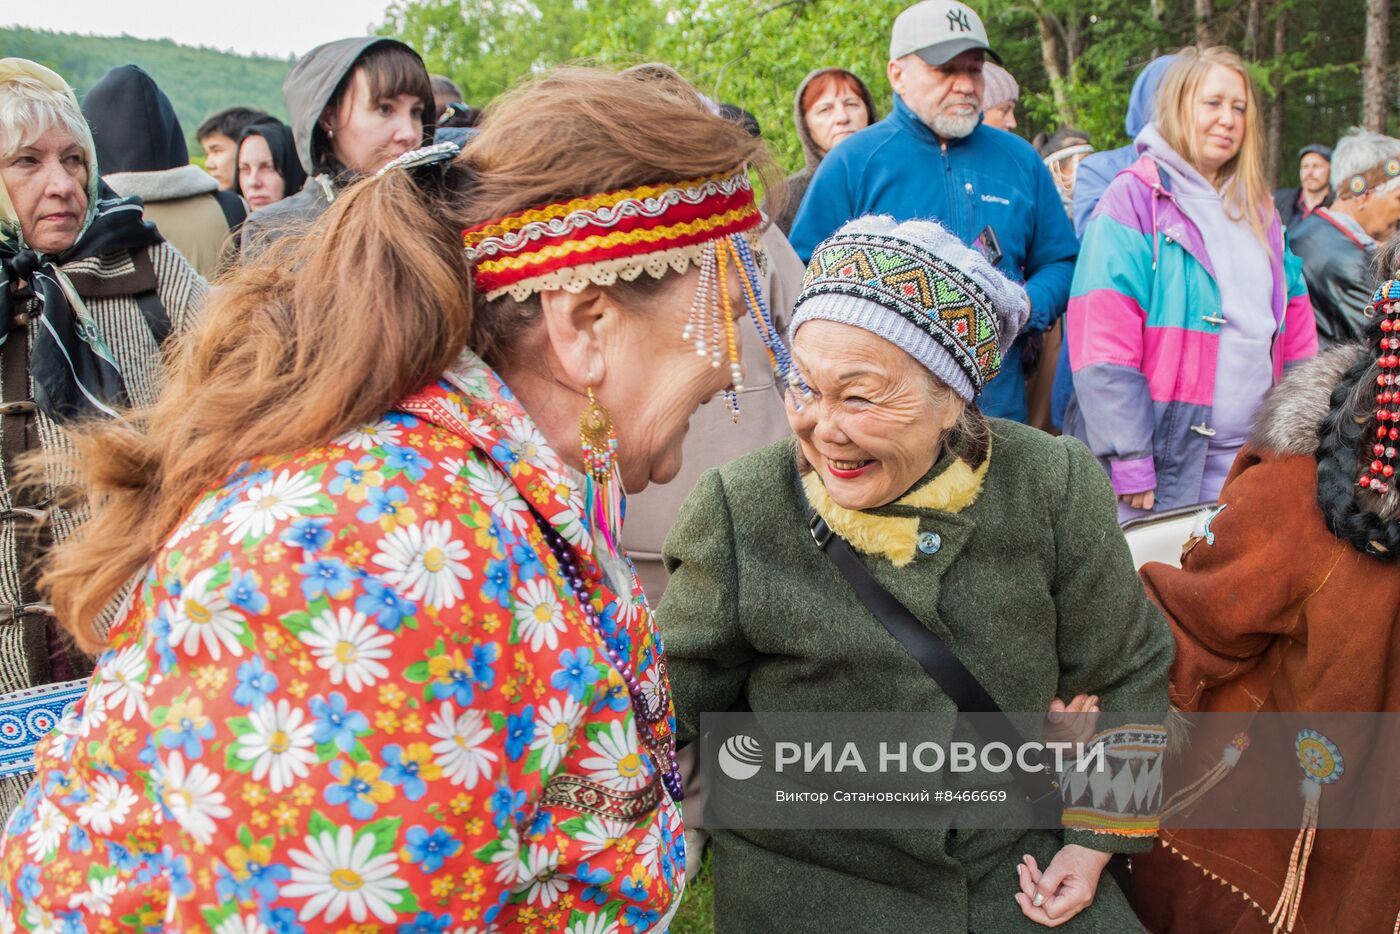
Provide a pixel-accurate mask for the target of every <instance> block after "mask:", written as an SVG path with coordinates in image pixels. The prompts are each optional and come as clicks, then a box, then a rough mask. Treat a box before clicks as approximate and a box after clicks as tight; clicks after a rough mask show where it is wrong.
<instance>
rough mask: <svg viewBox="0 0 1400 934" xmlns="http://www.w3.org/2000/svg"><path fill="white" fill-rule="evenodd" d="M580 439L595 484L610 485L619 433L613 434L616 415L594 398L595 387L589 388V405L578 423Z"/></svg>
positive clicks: (586, 465) (586, 466)
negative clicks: (609, 480)
mask: <svg viewBox="0 0 1400 934" xmlns="http://www.w3.org/2000/svg"><path fill="white" fill-rule="evenodd" d="M578 437H579V443H580V444H581V445H582V446H583V465H584V470H585V472H586V473H587V474H588V475H589V477H591V478H592V479H593V480H594V482H596V483H607V482H608V479H609V478H610V477H611V476H612V469H613V459H614V458H615V457H616V455H617V433H616V432H615V431H613V421H612V413H611V412H609V411H608V410H607V409H606V408H604V407H603V404H602V403H601V402H599V401H598V399H597V397H596V396H594V395H593V387H592V386H589V387H588V405H586V406H584V409H583V415H582V416H581V417H580V418H579V421H578Z"/></svg>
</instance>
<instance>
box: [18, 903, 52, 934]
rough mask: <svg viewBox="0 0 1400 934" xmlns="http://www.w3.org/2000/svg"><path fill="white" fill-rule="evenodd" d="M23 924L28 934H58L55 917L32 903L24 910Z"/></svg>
mask: <svg viewBox="0 0 1400 934" xmlns="http://www.w3.org/2000/svg"><path fill="white" fill-rule="evenodd" d="M5 913H6V914H9V912H8V911H7V912H5ZM24 924H25V927H27V928H28V929H29V934H59V929H60V927H61V925H60V922H59V920H58V916H57V915H55V914H54V913H53V912H52V911H49V910H48V909H47V908H42V907H40V906H39V905H35V904H33V903H31V904H30V905H29V907H28V908H26V909H25V910H24Z"/></svg>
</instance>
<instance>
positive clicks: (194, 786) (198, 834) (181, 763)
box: [161, 752, 233, 846]
mask: <svg viewBox="0 0 1400 934" xmlns="http://www.w3.org/2000/svg"><path fill="white" fill-rule="evenodd" d="M163 778H164V780H163V781H162V782H161V800H162V801H164V802H165V806H166V807H167V808H169V809H170V813H171V814H173V815H174V816H175V822H176V823H177V824H179V825H180V827H181V828H183V829H184V831H185V833H187V834H189V835H190V836H191V837H193V838H194V840H195V841H196V842H198V843H202V844H204V845H205V846H208V845H209V841H210V840H212V839H213V838H214V822H215V821H216V820H221V819H223V818H225V817H228V816H229V815H230V814H232V813H233V812H232V811H230V810H229V809H228V808H227V807H225V806H224V793H223V792H222V791H219V790H218V788H219V775H218V773H216V772H211V771H209V769H207V768H206V767H205V766H204V765H203V764H202V763H199V762H196V763H194V764H193V765H191V766H189V767H188V768H187V767H186V766H185V757H184V756H182V755H181V754H180V753H178V752H175V753H171V755H170V758H168V759H166V760H165V772H164V776H163Z"/></svg>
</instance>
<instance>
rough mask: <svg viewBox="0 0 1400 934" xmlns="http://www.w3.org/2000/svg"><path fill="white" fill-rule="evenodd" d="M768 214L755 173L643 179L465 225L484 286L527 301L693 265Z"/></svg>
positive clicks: (479, 285) (490, 295)
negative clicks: (757, 193) (712, 245)
mask: <svg viewBox="0 0 1400 934" xmlns="http://www.w3.org/2000/svg"><path fill="white" fill-rule="evenodd" d="M762 221H763V215H762V214H760V213H759V210H758V207H757V206H756V205H755V203H754V196H753V186H752V185H750V183H749V177H748V173H747V172H746V171H743V170H740V171H738V172H735V173H733V174H728V175H712V176H710V177H708V178H697V179H692V180H690V181H683V182H676V183H674V184H671V185H644V186H642V187H639V188H628V189H623V190H620V191H610V192H606V193H604V194H600V195H590V196H588V197H584V198H574V199H572V200H569V201H563V202H556V203H554V204H546V205H542V206H540V207H537V208H531V209H529V210H526V211H519V212H517V213H515V214H510V215H507V216H506V217H503V218H500V219H499V220H493V221H487V222H486V223H484V224H477V225H476V226H474V227H468V228H467V229H466V230H464V231H462V245H463V246H464V247H465V248H466V253H467V262H468V264H470V265H471V266H473V267H474V271H473V275H474V281H475V284H476V289H477V291H478V292H480V293H482V294H483V295H485V296H486V299H487V300H488V301H490V300H492V299H495V298H498V297H500V296H501V295H504V294H506V293H507V292H509V293H510V295H511V296H512V297H514V298H515V300H516V301H523V300H524V299H525V298H528V297H529V296H530V295H531V294H533V293H535V292H543V291H547V290H551V289H567V290H568V291H571V292H579V291H582V290H583V288H584V287H585V286H587V285H588V284H589V283H592V284H594V285H612V284H613V283H614V282H616V281H617V279H618V277H619V276H621V277H622V278H623V279H625V280H628V281H631V280H633V279H636V278H637V277H638V276H639V275H641V274H642V272H643V271H645V272H647V273H649V274H650V275H652V276H653V277H654V278H657V279H659V278H661V276H663V275H665V274H666V272H667V270H668V269H674V270H675V271H676V272H685V271H686V270H687V269H688V268H690V264H691V263H693V262H696V261H698V260H699V259H701V257H702V253H703V247H704V244H705V243H706V242H708V241H711V240H717V239H719V238H721V237H727V236H729V235H730V234H736V233H742V232H744V231H749V230H753V229H754V228H756V227H758V226H759V224H760V223H762Z"/></svg>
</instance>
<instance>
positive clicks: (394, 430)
mask: <svg viewBox="0 0 1400 934" xmlns="http://www.w3.org/2000/svg"><path fill="white" fill-rule="evenodd" d="M402 431H403V430H402V429H401V428H400V427H399V426H398V425H396V424H394V423H393V422H391V421H389V420H388V419H383V420H381V421H379V422H376V423H375V424H373V425H361V426H360V427H359V428H354V429H351V430H350V431H347V432H346V433H345V434H343V435H341V436H340V437H339V438H336V439H335V443H336V444H339V445H343V446H344V447H347V448H349V449H350V450H352V451H368V450H369V449H370V448H377V447H380V446H381V445H389V444H398V443H399V438H400V437H401V436H402Z"/></svg>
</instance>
